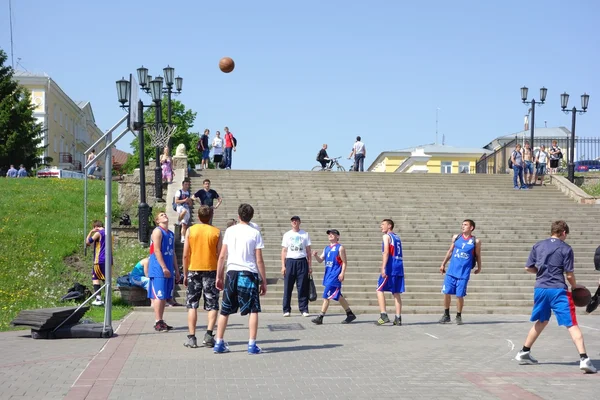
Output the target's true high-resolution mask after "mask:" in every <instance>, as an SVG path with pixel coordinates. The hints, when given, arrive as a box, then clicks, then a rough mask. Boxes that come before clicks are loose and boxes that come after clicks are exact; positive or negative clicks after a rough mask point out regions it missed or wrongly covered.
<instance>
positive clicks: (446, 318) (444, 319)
mask: <svg viewBox="0 0 600 400" xmlns="http://www.w3.org/2000/svg"><path fill="white" fill-rule="evenodd" d="M438 322H439V323H440V324H449V323H450V322H452V320H451V319H450V316H449V315H446V314H444V315H442V318H440V320H439V321H438Z"/></svg>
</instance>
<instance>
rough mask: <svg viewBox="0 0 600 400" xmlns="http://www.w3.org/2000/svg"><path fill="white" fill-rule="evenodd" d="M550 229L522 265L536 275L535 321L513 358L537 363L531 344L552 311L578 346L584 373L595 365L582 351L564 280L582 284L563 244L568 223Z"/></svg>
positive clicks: (568, 249)
mask: <svg viewBox="0 0 600 400" xmlns="http://www.w3.org/2000/svg"><path fill="white" fill-rule="evenodd" d="M550 232H551V235H552V236H551V237H550V238H548V239H545V240H542V241H540V242H537V243H536V244H535V245H534V246H533V248H532V249H531V253H530V254H529V259H528V260H527V264H526V265H525V269H526V270H527V272H530V273H532V274H536V278H535V286H534V290H533V311H532V312H531V321H532V322H533V321H535V325H533V326H532V327H531V329H530V330H529V334H528V335H527V339H525V344H524V345H523V348H522V349H521V351H519V352H518V353H517V355H516V357H515V359H516V360H517V361H519V362H520V363H521V364H537V360H536V359H535V358H533V357H532V356H531V346H533V344H534V343H535V341H536V339H537V338H538V337H539V336H540V334H541V333H542V331H543V330H544V328H545V327H546V326H547V325H548V322H549V321H550V316H551V315H552V312H554V314H555V315H556V321H557V322H558V325H559V326H566V327H567V330H568V331H569V334H570V335H571V339H572V340H573V343H575V347H577V351H578V352H579V369H581V370H582V371H584V372H585V373H595V372H596V368H595V367H594V364H592V361H591V360H590V358H589V357H588V355H587V353H586V351H585V343H584V341H583V334H582V333H581V329H579V326H578V325H577V315H576V313H575V304H574V303H573V298H572V297H571V292H569V291H568V290H567V284H566V282H565V275H566V277H567V280H568V281H569V284H570V285H571V289H574V288H577V287H580V286H581V285H577V281H576V280H575V274H574V273H573V270H574V266H573V260H574V256H573V249H572V248H571V246H569V245H568V244H566V243H565V240H566V238H567V235H568V234H569V226H568V225H567V223H566V222H565V221H555V222H553V223H552V227H551V229H550Z"/></svg>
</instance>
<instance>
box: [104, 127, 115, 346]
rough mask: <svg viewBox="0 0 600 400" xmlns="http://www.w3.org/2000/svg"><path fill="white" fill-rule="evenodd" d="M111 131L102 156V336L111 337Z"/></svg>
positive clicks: (107, 136)
mask: <svg viewBox="0 0 600 400" xmlns="http://www.w3.org/2000/svg"><path fill="white" fill-rule="evenodd" d="M111 142H112V131H110V132H109V133H108V135H106V148H105V151H106V155H105V158H104V160H105V161H104V183H105V190H104V193H105V194H104V196H105V198H104V235H105V236H104V256H105V259H104V277H105V278H106V295H105V299H104V327H103V329H102V337H111V336H112V335H113V328H112V281H111V280H112V259H113V254H112V250H113V238H112V225H111V222H112V147H111V145H110V143H111Z"/></svg>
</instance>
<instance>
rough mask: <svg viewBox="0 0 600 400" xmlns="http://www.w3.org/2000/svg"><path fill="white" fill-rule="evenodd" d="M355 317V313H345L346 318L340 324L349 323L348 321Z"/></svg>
mask: <svg viewBox="0 0 600 400" xmlns="http://www.w3.org/2000/svg"><path fill="white" fill-rule="evenodd" d="M355 319H356V315H354V314H347V315H346V319H345V320H343V321H342V324H349V323H350V322H352V321H354V320H355Z"/></svg>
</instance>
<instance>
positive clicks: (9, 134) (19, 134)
mask: <svg viewBox="0 0 600 400" xmlns="http://www.w3.org/2000/svg"><path fill="white" fill-rule="evenodd" d="M6 60H7V56H6V52H4V50H2V49H0V168H1V167H8V166H9V165H10V164H14V165H19V164H23V165H24V166H25V168H27V169H28V170H31V168H32V167H33V166H35V165H36V164H40V161H41V159H40V157H41V156H42V154H43V153H44V148H43V147H41V144H42V140H43V136H42V134H43V132H44V128H43V126H42V124H40V123H38V122H37V120H36V119H35V118H34V116H33V111H34V109H35V106H34V105H33V104H32V102H31V95H30V93H29V91H28V90H27V89H25V88H24V87H22V86H20V85H19V84H18V82H17V81H16V80H14V79H13V75H14V70H13V69H12V67H10V66H9V65H5V63H6ZM42 161H43V163H50V162H51V161H52V159H51V158H49V157H48V158H46V159H45V160H42Z"/></svg>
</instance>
